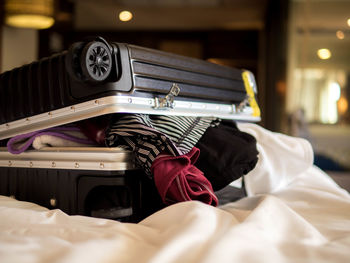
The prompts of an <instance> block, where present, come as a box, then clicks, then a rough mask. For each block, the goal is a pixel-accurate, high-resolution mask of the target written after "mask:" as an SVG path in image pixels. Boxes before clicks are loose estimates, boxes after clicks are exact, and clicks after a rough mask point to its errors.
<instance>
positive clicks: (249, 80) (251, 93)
mask: <svg viewBox="0 0 350 263" xmlns="http://www.w3.org/2000/svg"><path fill="white" fill-rule="evenodd" d="M242 78H243V82H244V87H245V90H246V91H247V95H248V102H249V105H250V107H252V110H253V116H254V117H260V108H259V105H258V103H257V102H256V99H255V93H256V92H255V91H256V86H255V85H256V84H255V80H254V76H253V74H252V73H251V72H250V71H248V70H245V71H243V72H242Z"/></svg>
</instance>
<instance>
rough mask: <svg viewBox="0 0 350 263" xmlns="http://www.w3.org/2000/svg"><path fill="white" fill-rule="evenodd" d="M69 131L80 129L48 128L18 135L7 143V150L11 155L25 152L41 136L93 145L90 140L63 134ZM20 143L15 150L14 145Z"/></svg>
mask: <svg viewBox="0 0 350 263" xmlns="http://www.w3.org/2000/svg"><path fill="white" fill-rule="evenodd" d="M70 131H80V129H79V128H78V127H54V128H49V129H45V130H40V131H34V132H29V133H26V134H20V135H17V136H15V137H13V138H11V139H10V140H9V141H8V142H7V150H8V151H9V152H10V153H12V154H20V153H22V152H24V151H25V150H27V149H28V148H29V147H30V146H31V145H32V143H33V141H34V140H35V138H36V137H38V136H41V135H51V136H55V137H59V138H62V139H65V140H69V141H73V142H77V143H82V144H94V142H93V141H92V140H90V139H83V138H79V137H76V136H73V135H70V134H66V133H64V132H70ZM25 140H27V141H25ZM21 141H23V143H24V144H23V145H22V146H21V147H20V148H16V147H15V144H16V143H19V142H21ZM24 141H25V142H24Z"/></svg>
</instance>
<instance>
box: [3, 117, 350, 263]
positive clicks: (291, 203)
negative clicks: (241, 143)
mask: <svg viewBox="0 0 350 263" xmlns="http://www.w3.org/2000/svg"><path fill="white" fill-rule="evenodd" d="M239 128H240V129H241V130H243V131H245V132H248V133H250V134H252V135H253V136H255V138H256V139H257V143H258V144H257V147H258V150H259V161H258V163H257V165H256V167H255V168H254V169H253V170H252V171H251V172H249V173H248V174H247V175H246V176H245V178H244V179H245V187H246V191H247V194H248V196H247V197H245V198H243V199H240V200H238V201H235V202H231V203H228V204H225V205H223V206H219V207H213V206H209V205H206V204H204V203H200V202H197V201H188V202H180V203H177V204H174V205H171V206H168V207H166V208H164V209H162V210H160V211H158V212H156V213H154V214H152V215H150V216H149V217H147V218H146V219H144V220H142V221H141V222H139V223H138V224H132V223H120V222H117V221H112V220H106V219H97V218H92V217H84V216H68V215H67V214H64V213H63V212H62V211H60V210H48V209H46V208H43V207H40V206H38V205H36V204H33V203H28V202H21V201H17V200H15V199H12V198H10V197H6V196H1V197H0V218H1V220H0V262H3V263H5V262H6V263H9V262H21V263H26V262H28V263H29V262H30V263H31V262H84V263H87V262H94V263H95V262H160V263H164V262H244V263H247V262H342V263H343V262H349V259H350V249H349V247H350V195H349V193H348V192H347V191H346V190H344V189H342V188H341V187H339V186H338V185H337V184H336V183H335V182H334V181H333V180H332V179H331V178H330V177H329V176H328V175H327V174H326V173H324V172H323V171H321V170H320V169H318V168H317V167H316V166H314V165H313V151H312V147H311V146H310V144H309V143H308V142H307V141H306V140H303V139H300V138H296V137H289V136H287V135H284V134H279V133H273V132H271V131H268V130H266V129H264V128H263V127H261V126H259V125H257V124H249V123H241V124H239Z"/></svg>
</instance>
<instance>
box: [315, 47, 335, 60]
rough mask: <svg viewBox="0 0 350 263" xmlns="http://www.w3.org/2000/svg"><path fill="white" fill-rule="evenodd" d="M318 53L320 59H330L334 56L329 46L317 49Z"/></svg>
mask: <svg viewBox="0 0 350 263" xmlns="http://www.w3.org/2000/svg"><path fill="white" fill-rule="evenodd" d="M317 55H318V57H319V58H320V59H329V58H330V57H331V56H332V53H331V51H330V50H329V49H327V48H321V49H319V50H317Z"/></svg>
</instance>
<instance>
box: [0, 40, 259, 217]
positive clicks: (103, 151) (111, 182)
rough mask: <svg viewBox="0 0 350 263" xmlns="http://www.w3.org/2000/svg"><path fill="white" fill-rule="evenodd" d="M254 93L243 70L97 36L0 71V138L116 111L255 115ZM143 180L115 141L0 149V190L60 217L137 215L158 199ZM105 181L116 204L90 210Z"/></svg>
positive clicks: (224, 116) (228, 116)
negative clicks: (58, 212) (81, 145)
mask: <svg viewBox="0 0 350 263" xmlns="http://www.w3.org/2000/svg"><path fill="white" fill-rule="evenodd" d="M256 93H257V88H256V84H255V80H254V76H253V74H252V73H251V72H249V71H246V70H240V69H235V68H229V67H224V66H220V65H216V64H212V63H209V62H206V61H202V60H198V59H193V58H188V57H183V56H179V55H174V54H170V53H166V52H161V51H157V50H152V49H147V48H143V47H138V46H134V45H129V44H123V43H108V42H106V41H105V40H104V39H102V38H100V37H97V38H96V39H93V40H88V41H84V42H78V43H75V44H73V45H72V46H71V47H70V49H69V50H68V51H64V52H62V53H60V54H57V55H54V56H52V57H49V58H44V59H42V60H39V61H37V62H33V63H31V64H28V65H24V66H22V67H20V68H15V69H13V70H11V71H7V72H5V73H3V74H1V75H0V140H6V139H8V138H11V137H13V136H16V135H19V134H23V133H27V132H31V131H36V130H42V129H45V128H49V127H54V126H59V125H63V124H67V123H72V122H76V121H79V120H85V119H89V118H93V117H98V116H103V115H107V114H119V113H145V114H157V115H181V116H213V117H218V118H222V119H232V120H237V121H249V122H255V121H259V120H260V111H259V107H258V105H257V102H256ZM145 178H146V177H145V176H144V175H143V172H142V170H141V169H139V168H137V167H136V166H135V163H134V161H133V157H132V153H131V152H128V151H125V150H123V149H119V148H104V147H101V148H71V149H68V148H67V149H60V148H57V149H56V148H51V149H45V150H43V151H28V152H25V153H23V154H20V155H12V154H10V153H8V152H7V151H6V148H1V149H0V185H1V186H0V194H2V195H10V196H11V195H12V196H15V197H16V198H18V199H20V200H27V201H33V202H36V203H39V204H41V205H43V206H46V207H50V208H53V207H56V208H60V209H62V210H63V211H65V212H67V213H68V214H84V215H92V216H101V217H107V218H114V219H118V220H125V221H138V220H140V219H141V218H142V217H144V216H146V215H147V214H149V213H150V212H152V211H153V210H154V209H156V207H158V201H159V200H157V196H153V194H152V191H151V189H152V187H153V185H152V183H151V182H150V181H148V180H147V179H145ZM108 186H116V187H117V189H119V190H120V192H121V193H122V194H121V195H120V196H121V197H118V198H119V199H123V198H124V199H123V200H124V201H125V202H124V201H120V203H121V204H120V205H119V204H116V206H115V207H114V208H113V207H112V208H109V209H107V210H108V211H107V210H106V211H105V210H104V209H100V208H99V207H97V208H96V207H93V205H91V202H92V203H94V202H93V201H91V199H92V198H91V196H93V195H97V196H99V195H98V194H97V193H99V191H101V192H106V191H107V190H106V189H107V188H108ZM99 189H102V190H99ZM105 190H106V191H105ZM107 192H108V191H107ZM123 196H124V197H123ZM118 198H117V199H118ZM117 203H118V201H117Z"/></svg>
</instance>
